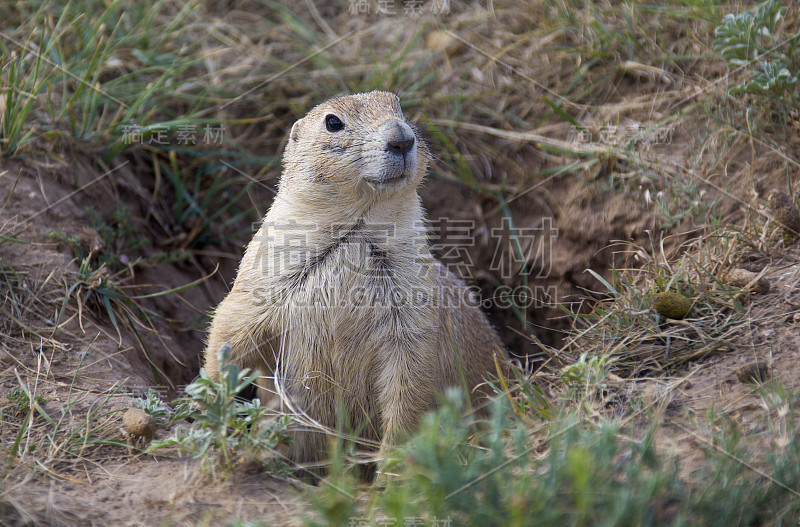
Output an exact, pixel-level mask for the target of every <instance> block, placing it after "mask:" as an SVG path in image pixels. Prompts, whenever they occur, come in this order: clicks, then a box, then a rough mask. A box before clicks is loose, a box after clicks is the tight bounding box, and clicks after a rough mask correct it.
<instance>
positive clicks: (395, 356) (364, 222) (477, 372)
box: [205, 91, 505, 462]
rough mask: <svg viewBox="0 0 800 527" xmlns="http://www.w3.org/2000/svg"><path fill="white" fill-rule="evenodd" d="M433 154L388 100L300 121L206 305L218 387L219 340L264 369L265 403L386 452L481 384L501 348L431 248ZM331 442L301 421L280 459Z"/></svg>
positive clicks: (309, 456) (209, 367)
mask: <svg viewBox="0 0 800 527" xmlns="http://www.w3.org/2000/svg"><path fill="white" fill-rule="evenodd" d="M429 161H430V153H429V151H428V149H427V147H426V145H425V144H424V143H423V142H422V141H421V140H420V137H419V134H418V133H417V132H416V130H415V129H414V128H413V127H412V126H411V125H410V124H409V123H408V122H407V121H406V118H405V117H404V115H403V112H402V110H401V109H400V102H399V99H398V98H397V96H395V95H394V94H392V93H387V92H380V91H373V92H370V93H360V94H356V95H349V96H344V97H338V98H335V99H331V100H329V101H327V102H324V103H322V104H320V105H319V106H317V107H315V108H313V109H312V110H311V111H310V112H309V113H308V114H307V115H306V116H305V117H303V118H302V119H300V120H299V121H297V122H296V123H295V124H294V126H292V129H291V132H290V135H289V140H288V144H287V146H286V150H285V152H284V156H283V165H284V170H283V174H282V176H281V179H280V183H279V186H278V194H277V196H276V198H275V201H274V202H273V204H272V207H271V208H270V210H269V212H268V213H267V215H266V217H265V218H264V221H263V224H262V226H261V228H260V229H259V231H258V232H257V233H256V235H255V236H254V237H253V240H252V241H251V242H250V244H249V245H248V247H247V250H246V252H245V255H244V258H243V259H242V262H241V264H240V267H239V271H238V275H237V277H236V281H235V283H234V285H233V288H232V289H231V291H230V293H229V294H228V295H227V296H226V297H225V299H224V300H223V301H222V302H221V303H220V304H219V306H218V307H217V309H216V311H215V312H214V317H213V321H212V323H211V328H210V332H209V336H208V345H207V348H206V351H205V369H206V371H207V373H208V374H209V375H210V376H211V377H212V378H218V376H219V365H218V363H217V357H216V351H217V349H218V348H219V347H220V346H221V345H223V344H229V345H230V346H231V348H232V353H231V360H232V361H233V362H235V363H236V364H238V365H239V366H241V367H249V368H253V369H256V370H259V371H261V373H262V374H263V376H264V377H262V378H261V380H260V381H259V383H258V385H259V387H258V395H259V397H260V398H261V400H262V402H263V403H264V404H265V405H268V404H272V405H273V406H277V405H278V404H281V405H282V406H283V407H284V409H287V408H288V409H289V410H291V411H293V412H297V413H299V414H303V415H305V416H306V417H308V418H311V419H312V420H313V421H315V422H316V423H317V424H321V425H323V427H327V428H330V429H335V428H336V427H337V425H342V424H344V425H345V426H346V427H348V428H349V429H350V430H355V431H357V433H358V434H359V436H360V437H362V438H364V439H367V440H373V441H375V442H376V443H378V442H382V443H383V444H391V443H395V442H397V441H400V440H402V439H403V438H404V437H406V436H407V434H409V433H411V432H413V431H414V430H415V428H416V425H417V421H418V419H419V418H420V417H421V416H422V415H423V413H424V412H425V411H427V410H429V409H431V408H432V407H433V405H434V403H435V400H436V396H437V394H438V393H440V392H442V391H443V390H444V389H445V388H447V387H449V386H463V387H464V388H466V390H468V391H469V390H472V389H473V388H474V387H476V386H477V385H479V384H481V383H482V382H483V380H484V378H485V377H488V376H491V375H492V372H494V371H495V366H494V357H495V355H497V356H498V358H500V359H504V358H505V351H504V348H503V345H502V343H501V341H500V339H499V337H498V336H497V334H496V333H495V331H494V329H493V328H492V327H491V325H490V324H489V322H488V320H487V319H486V317H485V316H484V314H483V313H482V312H481V311H480V309H479V307H478V306H477V305H476V302H475V301H474V300H473V299H472V297H471V293H470V291H469V289H468V288H467V286H466V284H464V283H463V282H462V281H461V280H460V279H459V278H457V277H456V276H455V275H453V274H452V273H450V272H449V271H448V270H447V269H446V268H445V267H444V266H443V265H442V264H441V263H440V262H438V261H437V260H436V259H435V258H434V257H433V256H432V255H431V252H430V249H429V246H428V243H427V231H426V227H425V225H424V221H425V220H424V212H423V209H422V206H421V203H420V199H419V196H418V194H417V187H418V186H419V184H420V182H421V181H422V179H423V177H424V175H425V173H426V171H427V166H428V163H429ZM278 394H279V395H278ZM327 442H328V440H327V438H326V434H325V433H323V432H322V431H321V430H320V429H319V427H315V426H310V427H307V428H305V429H304V430H302V431H299V432H296V433H295V434H294V436H293V443H292V445H291V447H290V449H289V456H290V458H292V459H293V460H295V461H298V462H307V461H316V460H320V459H323V458H324V457H325V452H326V446H327Z"/></svg>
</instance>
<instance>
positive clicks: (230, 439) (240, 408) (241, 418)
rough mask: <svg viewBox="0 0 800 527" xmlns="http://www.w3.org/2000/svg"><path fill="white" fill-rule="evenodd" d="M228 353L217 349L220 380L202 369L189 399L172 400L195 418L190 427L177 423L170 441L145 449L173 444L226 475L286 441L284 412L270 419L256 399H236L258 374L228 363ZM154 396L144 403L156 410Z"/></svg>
mask: <svg viewBox="0 0 800 527" xmlns="http://www.w3.org/2000/svg"><path fill="white" fill-rule="evenodd" d="M230 354H231V348H230V346H228V345H225V346H222V347H220V349H219V351H218V352H217V358H218V359H219V364H220V379H219V381H218V382H217V381H214V380H212V379H211V378H210V377H209V376H208V374H206V372H205V370H204V369H201V370H200V377H199V378H198V379H196V380H195V381H194V382H192V383H191V384H190V385H188V386H187V387H186V393H187V395H188V397H186V398H183V399H178V400H177V401H175V403H176V404H177V407H178V408H180V409H184V410H187V411H185V412H183V411H182V415H183V416H185V417H190V418H192V419H194V423H193V425H192V426H191V427H190V428H184V427H181V426H179V427H178V429H177V430H176V431H175V433H174V434H173V435H172V436H171V437H169V438H168V439H165V440H159V441H153V443H152V444H151V446H150V448H149V449H148V450H149V451H154V450H157V449H160V448H164V447H176V448H177V449H178V451H179V452H181V453H186V454H189V455H190V456H191V457H192V458H193V459H199V460H201V462H202V465H203V468H204V469H206V470H209V471H211V472H215V471H216V469H217V468H219V469H221V470H222V472H223V473H225V474H230V473H232V472H233V471H234V470H235V469H236V468H237V467H238V466H239V465H240V464H242V463H243V462H252V461H259V462H260V460H261V457H262V455H263V454H269V453H271V452H272V451H273V450H274V449H275V448H276V447H277V446H278V445H279V444H281V443H286V442H287V441H288V437H287V435H286V433H285V432H286V429H287V428H288V426H289V424H290V418H289V417H288V416H281V417H279V418H277V419H268V418H267V416H266V414H267V409H266V408H264V407H263V406H261V401H260V400H259V399H254V400H253V401H242V400H241V399H240V398H239V397H238V395H239V393H241V391H242V390H244V389H245V388H247V387H248V386H250V385H251V384H252V383H253V382H254V381H255V380H256V379H257V378H258V377H259V375H260V374H259V373H258V372H251V371H250V370H249V369H248V368H244V369H241V370H240V369H239V367H238V366H237V365H235V364H233V363H231V362H230ZM155 399H157V398H151V400H150V401H149V402H147V401H145V403H143V405H144V406H147V407H148V408H149V409H150V410H151V411H153V412H155V413H160V408H159V407H160V406H161V405H160V404H159V402H158V401H156V400H155ZM143 409H144V408H143ZM145 411H147V410H146V409H145ZM154 416H155V415H154ZM162 416H163V414H162Z"/></svg>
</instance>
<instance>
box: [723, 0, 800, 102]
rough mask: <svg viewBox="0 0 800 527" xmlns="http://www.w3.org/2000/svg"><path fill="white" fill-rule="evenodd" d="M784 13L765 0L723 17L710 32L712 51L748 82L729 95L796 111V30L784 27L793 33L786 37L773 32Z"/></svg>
mask: <svg viewBox="0 0 800 527" xmlns="http://www.w3.org/2000/svg"><path fill="white" fill-rule="evenodd" d="M784 10H785V7H784V3H783V2H779V1H778V0H768V1H766V2H762V3H760V4H758V5H757V6H756V7H755V8H753V9H751V10H749V11H744V12H742V13H739V14H735V15H734V14H728V15H726V16H725V18H724V19H723V21H722V24H721V25H719V26H718V27H717V28H716V29H715V30H714V34H715V35H716V37H717V39H716V40H715V41H714V49H715V50H717V51H718V52H719V53H720V54H721V55H722V57H723V58H724V59H725V60H727V61H728V63H729V64H731V65H732V66H737V67H743V68H745V69H747V71H748V73H749V77H750V78H749V80H748V81H746V82H744V83H742V84H740V85H738V86H736V87H735V88H734V89H733V90H732V91H734V92H747V93H753V94H757V95H760V96H761V98H760V100H761V101H762V102H763V103H764V105H765V106H769V105H773V104H774V105H779V106H780V105H785V104H788V105H789V106H790V108H794V109H797V108H799V107H800V104H798V103H800V99H798V93H797V81H798V78H800V29H798V28H797V27H793V28H792V27H787V28H786V29H787V30H788V31H791V32H794V34H788V35H785V34H783V33H782V32H781V31H776V30H778V29H779V27H778V23H779V21H780V19H781V16H782V14H783V12H784Z"/></svg>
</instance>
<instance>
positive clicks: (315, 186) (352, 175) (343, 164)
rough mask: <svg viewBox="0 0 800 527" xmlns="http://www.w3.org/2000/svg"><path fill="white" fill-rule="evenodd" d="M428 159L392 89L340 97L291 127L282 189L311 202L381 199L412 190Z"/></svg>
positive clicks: (317, 108)
mask: <svg viewBox="0 0 800 527" xmlns="http://www.w3.org/2000/svg"><path fill="white" fill-rule="evenodd" d="M429 158H430V154H429V153H428V149H427V147H426V146H425V145H424V144H423V143H422V141H421V140H420V138H419V134H418V133H417V132H416V130H415V129H414V128H413V127H412V126H411V125H410V124H409V123H408V122H407V121H406V118H405V116H404V115H403V111H402V110H401V109H400V100H399V99H398V97H397V96H396V95H394V94H393V93H388V92H381V91H373V92H369V93H359V94H356V95H347V96H344V97H337V98H335V99H331V100H329V101H326V102H324V103H322V104H320V105H319V106H316V107H315V108H313V109H312V110H311V111H310V112H308V114H307V115H306V116H305V117H303V118H302V119H300V120H299V121H297V122H296V123H295V124H294V126H292V131H291V133H290V134H289V142H288V144H287V145H286V151H285V152H284V155H283V164H284V172H283V176H282V178H281V188H282V189H283V188H284V187H288V189H285V190H286V191H288V192H291V193H292V194H297V195H298V196H300V197H302V198H303V199H304V200H307V201H312V202H322V201H325V200H327V202H328V203H330V202H331V200H334V201H338V200H340V199H345V200H348V199H360V200H363V199H367V200H375V199H380V198H381V197H387V196H392V195H394V194H395V193H397V192H401V191H402V190H404V189H405V190H411V191H413V189H415V188H416V187H417V185H418V184H419V183H420V181H421V180H422V178H423V176H424V175H425V172H426V170H427V166H428V161H429ZM298 193H299V194H298Z"/></svg>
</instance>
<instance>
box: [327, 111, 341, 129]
mask: <svg viewBox="0 0 800 527" xmlns="http://www.w3.org/2000/svg"><path fill="white" fill-rule="evenodd" d="M325 128H327V129H328V131H329V132H338V131H339V130H342V129H343V128H344V123H343V122H342V120H341V119H339V118H338V117H336V116H335V115H333V114H332V113H329V114H328V115H326V116H325Z"/></svg>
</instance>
